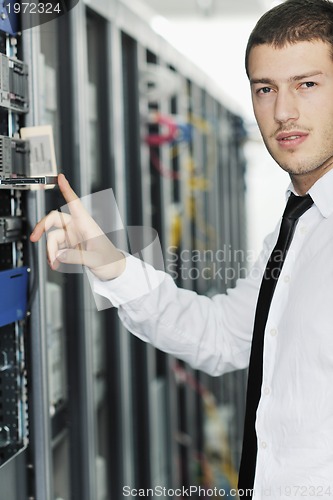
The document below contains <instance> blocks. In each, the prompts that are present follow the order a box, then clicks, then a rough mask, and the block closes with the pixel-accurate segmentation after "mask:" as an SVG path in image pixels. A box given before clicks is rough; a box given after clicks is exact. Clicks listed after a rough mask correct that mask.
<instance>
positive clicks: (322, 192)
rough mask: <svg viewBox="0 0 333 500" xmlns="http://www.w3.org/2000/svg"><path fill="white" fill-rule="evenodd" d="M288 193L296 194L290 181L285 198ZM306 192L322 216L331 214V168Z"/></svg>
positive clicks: (332, 185) (332, 204)
mask: <svg viewBox="0 0 333 500" xmlns="http://www.w3.org/2000/svg"><path fill="white" fill-rule="evenodd" d="M290 193H294V194H296V195H297V193H296V191H295V188H294V186H293V185H292V183H290V184H289V187H288V189H287V192H286V196H287V198H289V196H290ZM308 193H309V195H310V196H311V198H312V199H313V202H314V204H315V205H316V207H317V208H318V210H319V212H320V213H321V215H322V216H323V217H325V218H327V217H329V216H330V215H331V214H333V169H332V170H329V171H328V172H327V173H326V174H325V175H323V176H322V177H320V179H318V180H317V182H315V183H314V185H313V186H312V187H311V188H310V189H309V191H308Z"/></svg>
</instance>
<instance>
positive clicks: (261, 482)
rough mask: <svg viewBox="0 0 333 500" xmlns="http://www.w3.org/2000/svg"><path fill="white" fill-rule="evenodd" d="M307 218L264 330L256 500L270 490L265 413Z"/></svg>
mask: <svg viewBox="0 0 333 500" xmlns="http://www.w3.org/2000/svg"><path fill="white" fill-rule="evenodd" d="M306 218H307V214H305V215H304V216H303V217H302V218H301V219H300V222H299V224H298V226H297V227H296V230H295V235H294V239H293V242H292V244H291V247H290V249H289V252H288V255H287V257H286V260H285V262H284V265H283V268H282V272H281V275H280V278H279V281H278V283H277V285H276V289H275V292H274V296H273V299H272V303H271V307H270V312H269V315H268V320H267V324H266V329H265V343H264V357H263V381H262V390H261V398H260V402H259V405H258V410H257V421H256V431H257V437H258V454H257V467H256V470H257V473H256V477H255V483H254V491H255V498H257V499H258V500H259V499H260V498H261V494H260V492H262V491H264V490H267V489H268V488H270V486H271V484H270V464H271V460H270V457H271V453H272V451H273V450H272V443H271V439H270V436H271V435H272V432H274V429H272V428H271V427H270V422H269V421H267V419H265V413H266V411H267V409H268V408H269V405H270V404H271V403H272V398H274V396H275V395H274V380H273V372H274V365H275V361H276V352H277V346H278V343H279V321H280V318H281V316H282V315H283V311H284V310H285V307H286V305H287V303H288V298H289V290H290V284H291V282H292V270H293V267H294V263H295V259H297V255H298V254H299V253H300V251H301V249H302V246H303V244H304V239H305V238H306V235H307V234H308V227H307V224H306V223H305V222H304V220H306Z"/></svg>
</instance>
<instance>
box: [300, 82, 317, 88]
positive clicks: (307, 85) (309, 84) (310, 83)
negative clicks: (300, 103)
mask: <svg viewBox="0 0 333 500" xmlns="http://www.w3.org/2000/svg"><path fill="white" fill-rule="evenodd" d="M316 86H317V84H316V83H315V82H304V83H301V87H302V88H303V89H311V88H313V87H316Z"/></svg>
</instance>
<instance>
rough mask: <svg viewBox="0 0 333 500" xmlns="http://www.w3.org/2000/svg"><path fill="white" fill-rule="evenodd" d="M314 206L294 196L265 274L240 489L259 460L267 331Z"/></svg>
mask: <svg viewBox="0 0 333 500" xmlns="http://www.w3.org/2000/svg"><path fill="white" fill-rule="evenodd" d="M312 204H313V200H312V199H311V197H310V195H306V196H295V195H293V194H291V195H290V197H289V199H288V202H287V205H286V208H285V211H284V213H283V216H282V222H281V227H280V232H279V236H278V240H277V243H276V245H275V247H274V249H273V251H272V253H271V255H270V258H269V260H268V262H267V265H266V269H265V273H264V276H263V279H262V282H261V287H260V290H259V295H258V302H257V308H256V314H255V320H254V329H253V338H252V347H251V355H250V364H249V378H248V383H247V395H246V411H245V424H244V439H243V451H242V458H241V464H240V470H239V479H238V489H239V490H244V491H246V490H247V489H249V490H251V489H252V488H253V483H254V474H255V468H256V459H257V435H256V431H255V421H256V412H257V407H258V403H259V399H260V394H261V385H262V371H263V350H264V332H265V327H266V322H267V317H268V313H269V308H270V305H271V301H272V298H273V294H274V290H275V286H276V283H277V280H278V278H279V275H280V273H281V269H282V266H283V262H284V260H285V257H286V254H287V252H288V248H289V246H290V243H291V240H292V238H293V235H294V231H295V227H296V224H297V222H298V219H299V217H300V216H301V215H302V214H304V212H306V211H307V210H308V209H309V208H310V207H311V205H312ZM241 493H242V492H240V494H241ZM243 497H246V498H252V494H250V493H249V492H248V493H247V494H245V493H244V495H243Z"/></svg>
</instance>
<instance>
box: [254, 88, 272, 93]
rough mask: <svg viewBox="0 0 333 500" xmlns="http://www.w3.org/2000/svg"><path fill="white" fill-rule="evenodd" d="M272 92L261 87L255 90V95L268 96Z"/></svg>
mask: <svg viewBox="0 0 333 500" xmlns="http://www.w3.org/2000/svg"><path fill="white" fill-rule="evenodd" d="M271 91H272V89H271V88H270V87H261V88H260V89H258V90H257V94H269V93H270V92H271Z"/></svg>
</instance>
